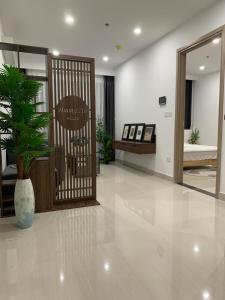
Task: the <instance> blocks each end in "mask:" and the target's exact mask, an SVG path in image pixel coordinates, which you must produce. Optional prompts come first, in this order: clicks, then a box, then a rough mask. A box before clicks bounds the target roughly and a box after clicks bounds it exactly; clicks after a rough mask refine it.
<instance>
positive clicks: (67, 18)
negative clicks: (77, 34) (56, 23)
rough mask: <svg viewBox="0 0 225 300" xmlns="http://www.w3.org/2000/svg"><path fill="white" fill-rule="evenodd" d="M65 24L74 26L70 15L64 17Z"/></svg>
mask: <svg viewBox="0 0 225 300" xmlns="http://www.w3.org/2000/svg"><path fill="white" fill-rule="evenodd" d="M64 20H65V23H66V24H68V25H73V24H74V17H73V16H72V15H65V19H64Z"/></svg>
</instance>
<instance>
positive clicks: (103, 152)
mask: <svg viewBox="0 0 225 300" xmlns="http://www.w3.org/2000/svg"><path fill="white" fill-rule="evenodd" d="M96 141H97V143H98V144H99V145H100V148H99V149H98V151H97V152H98V153H99V154H100V157H102V158H103V161H104V163H105V164H108V163H109V162H110V160H111V158H112V137H111V135H110V134H108V133H107V132H106V129H105V127H104V125H103V122H102V120H100V119H99V120H97V126H96Z"/></svg>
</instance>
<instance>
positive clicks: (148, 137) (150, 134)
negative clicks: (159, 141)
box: [143, 124, 155, 143]
mask: <svg viewBox="0 0 225 300" xmlns="http://www.w3.org/2000/svg"><path fill="white" fill-rule="evenodd" d="M154 135H155V124H146V125H145V128H144V134H143V142H146V143H152V142H153V138H154Z"/></svg>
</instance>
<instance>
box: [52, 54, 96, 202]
mask: <svg viewBox="0 0 225 300" xmlns="http://www.w3.org/2000/svg"><path fill="white" fill-rule="evenodd" d="M48 77H49V108H50V112H52V117H53V120H52V124H51V128H50V144H51V145H52V147H54V153H52V155H51V174H52V195H53V206H57V205H61V206H65V208H66V207H68V206H69V207H77V206H86V205H95V204H97V201H96V133H95V131H96V129H95V67H94V59H90V58H83V57H74V56H65V55H60V56H58V57H54V56H52V55H51V54H49V55H48Z"/></svg>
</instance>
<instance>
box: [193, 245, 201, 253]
mask: <svg viewBox="0 0 225 300" xmlns="http://www.w3.org/2000/svg"><path fill="white" fill-rule="evenodd" d="M193 251H194V252H195V253H198V252H199V251H200V248H199V246H198V245H194V246H193Z"/></svg>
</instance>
